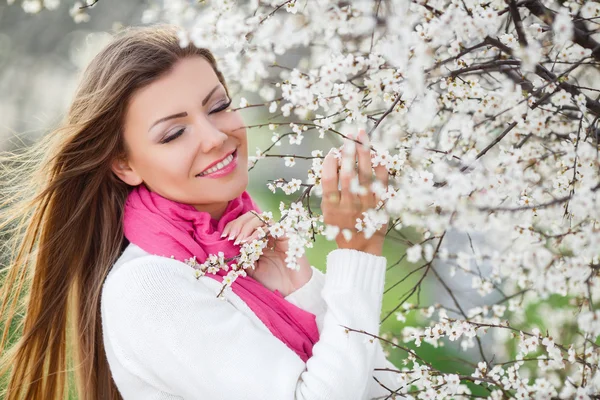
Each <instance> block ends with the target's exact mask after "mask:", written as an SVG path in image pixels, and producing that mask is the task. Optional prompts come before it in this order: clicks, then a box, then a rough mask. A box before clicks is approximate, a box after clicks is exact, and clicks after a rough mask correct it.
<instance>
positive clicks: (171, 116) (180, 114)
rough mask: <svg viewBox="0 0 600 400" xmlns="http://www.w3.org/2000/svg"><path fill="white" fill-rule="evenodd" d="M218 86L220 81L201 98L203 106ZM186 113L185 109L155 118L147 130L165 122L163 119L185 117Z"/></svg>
mask: <svg viewBox="0 0 600 400" xmlns="http://www.w3.org/2000/svg"><path fill="white" fill-rule="evenodd" d="M219 86H221V84H220V83H219V84H217V86H215V87H214V88H213V89H212V90H211V91H210V92H209V93H208V94H207V95H206V97H205V98H204V100H202V106H205V105H206V103H207V102H208V100H210V97H211V96H212V95H213V93H214V92H215V91H216V90H217V89H218V88H219ZM187 115H188V114H187V112H185V111H184V112H180V113H177V114H173V115H169V116H167V117H163V118H160V119H158V120H156V121H155V122H154V123H153V124H152V125H151V126H150V128H149V129H148V131H150V130H152V128H154V127H155V126H156V125H158V124H160V123H162V122H165V121H168V120H170V119H174V118H182V117H187Z"/></svg>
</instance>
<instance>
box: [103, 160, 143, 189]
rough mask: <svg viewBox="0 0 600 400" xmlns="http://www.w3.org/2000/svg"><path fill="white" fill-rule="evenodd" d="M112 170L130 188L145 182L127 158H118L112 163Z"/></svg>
mask: <svg viewBox="0 0 600 400" xmlns="http://www.w3.org/2000/svg"><path fill="white" fill-rule="evenodd" d="M111 170H112V171H113V172H114V173H115V175H117V176H118V177H119V179H121V180H122V181H123V182H125V183H126V184H128V185H130V186H137V185H139V184H141V183H142V182H144V181H143V180H142V178H141V177H140V176H139V175H138V174H137V172H135V170H134V169H133V168H132V167H131V165H130V164H129V161H128V160H127V159H126V158H125V157H116V158H115V159H114V160H113V161H112V163H111Z"/></svg>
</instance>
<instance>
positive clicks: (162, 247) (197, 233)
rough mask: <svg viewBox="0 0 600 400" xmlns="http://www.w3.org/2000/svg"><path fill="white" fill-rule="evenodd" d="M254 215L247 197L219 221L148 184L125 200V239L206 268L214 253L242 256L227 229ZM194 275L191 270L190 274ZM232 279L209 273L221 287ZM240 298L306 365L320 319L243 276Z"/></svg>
mask: <svg viewBox="0 0 600 400" xmlns="http://www.w3.org/2000/svg"><path fill="white" fill-rule="evenodd" d="M250 210H255V211H257V212H260V210H259V208H258V206H257V205H256V204H255V203H254V201H253V200H252V198H251V197H250V195H249V194H248V192H246V191H244V192H243V193H242V194H241V195H240V196H239V197H237V198H235V199H233V200H231V201H230V202H229V204H228V205H227V208H226V210H225V212H224V213H223V215H222V217H221V218H220V219H219V220H215V219H213V218H212V217H211V216H210V214H209V213H208V212H203V211H197V210H196V209H195V208H194V207H193V206H192V205H189V204H182V203H179V202H176V201H173V200H169V199H166V198H164V197H162V196H160V195H159V194H157V193H156V192H150V191H149V190H148V188H147V187H146V185H144V184H141V185H139V186H137V187H135V188H134V189H133V190H132V191H131V192H130V193H129V196H128V197H127V200H126V201H125V209H124V212H123V230H124V234H125V237H126V238H127V240H129V241H130V242H131V243H134V244H136V245H137V246H139V247H140V248H142V249H143V250H144V251H147V252H149V253H151V254H155V255H160V256H165V257H169V258H170V257H171V256H174V258H175V259H176V260H179V261H182V262H183V261H184V260H186V259H189V258H191V257H193V256H196V261H197V262H198V263H203V262H204V261H205V260H206V258H207V257H208V256H209V255H210V254H217V253H218V252H219V251H222V252H223V253H224V255H225V258H230V257H234V256H236V255H238V254H239V250H240V246H239V245H234V244H233V241H229V240H227V238H226V237H225V238H221V233H222V232H223V228H224V227H225V225H226V224H227V223H228V222H229V221H232V220H234V219H236V218H237V217H239V216H240V215H242V214H244V213H246V212H248V211H250ZM191 273H193V272H192V269H191V267H190V274H191ZM226 274H227V272H226V271H223V270H222V269H220V270H219V272H217V274H216V275H215V274H210V273H207V274H206V275H205V276H209V277H211V278H213V279H215V280H217V281H219V282H222V281H223V276H225V275H226ZM231 289H232V290H233V292H234V293H235V294H237V295H238V296H239V297H240V298H241V299H242V300H243V301H244V302H245V303H246V304H247V305H248V306H249V307H250V309H251V310H252V311H253V312H254V313H255V314H256V315H257V316H258V318H259V319H260V320H261V321H262V322H263V323H264V324H265V325H266V326H267V327H268V328H269V330H270V331H271V333H272V334H273V335H274V336H276V337H277V338H279V339H280V340H281V341H282V342H283V343H285V344H286V345H287V346H288V347H289V348H290V349H292V350H293V351H294V352H296V354H298V356H299V357H300V358H301V359H302V360H303V361H304V362H306V361H307V360H308V359H309V358H310V357H311V355H312V347H313V345H314V344H315V343H316V342H317V341H318V340H319V331H318V330H317V325H316V321H315V315H314V314H312V313H310V312H308V311H305V310H303V309H301V308H299V307H297V306H295V305H293V304H292V303H290V302H288V301H287V300H285V298H284V296H283V295H282V294H281V293H279V291H277V290H275V291H274V292H272V291H270V290H269V289H267V288H266V287H264V286H263V285H262V284H261V283H260V282H258V281H257V280H255V279H253V278H251V277H249V276H246V277H243V276H239V277H237V278H236V280H235V281H234V282H233V284H232V285H231Z"/></svg>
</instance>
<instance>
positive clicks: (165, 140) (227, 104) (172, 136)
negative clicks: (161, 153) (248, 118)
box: [160, 100, 232, 144]
mask: <svg viewBox="0 0 600 400" xmlns="http://www.w3.org/2000/svg"><path fill="white" fill-rule="evenodd" d="M231 102H232V100H229V102H227V103H225V104H223V105H222V106H221V107H219V108H217V109H215V110H214V111H212V112H210V113H209V115H210V114H214V113H218V112H221V111H223V110H226V109H227V108H229V106H230V105H231ZM183 131H185V128H182V129H180V130H178V131H177V132H175V133H174V134H173V135H171V136H169V137H168V138H166V139H164V140H162V141H161V142H160V143H162V144H164V143H169V142H170V141H171V140H173V139H176V138H178V137H179V136H181V135H182V134H183Z"/></svg>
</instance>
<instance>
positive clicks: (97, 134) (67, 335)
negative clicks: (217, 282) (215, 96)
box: [0, 25, 227, 400]
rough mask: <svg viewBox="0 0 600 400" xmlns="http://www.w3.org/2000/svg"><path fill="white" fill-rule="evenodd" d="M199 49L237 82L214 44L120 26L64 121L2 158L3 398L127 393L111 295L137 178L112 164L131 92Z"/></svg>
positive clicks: (159, 29) (85, 398)
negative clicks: (106, 309)
mask: <svg viewBox="0 0 600 400" xmlns="http://www.w3.org/2000/svg"><path fill="white" fill-rule="evenodd" d="M189 56H201V57H204V58H205V59H206V60H207V61H208V62H210V64H211V65H212V67H213V69H214V70H215V72H216V74H217V76H218V78H219V80H220V81H221V83H222V84H223V86H225V89H226V90H227V86H226V84H225V80H224V78H223V75H222V74H221V73H220V72H219V70H218V69H217V65H216V62H215V58H214V56H213V55H212V53H211V52H210V51H209V50H207V49H202V48H196V47H195V46H194V45H193V44H192V45H189V46H187V47H185V48H182V47H180V45H179V39H178V36H177V29H176V28H174V27H171V26H166V25H157V26H151V27H143V28H140V27H137V28H129V29H126V30H124V31H122V32H120V33H119V34H118V35H117V37H115V38H114V40H113V41H112V42H111V43H110V44H109V45H108V46H107V47H105V48H104V49H103V50H102V51H101V52H100V53H99V54H98V55H97V56H96V57H95V58H94V59H93V60H92V61H91V63H90V64H89V66H88V67H87V68H86V70H85V71H84V74H83V77H82V79H81V82H80V84H79V86H78V89H77V91H76V93H75V97H74V99H73V102H72V104H71V106H70V108H69V111H68V114H67V116H66V118H65V120H64V122H63V123H62V124H61V126H60V127H59V128H58V129H56V130H54V131H53V132H52V133H51V134H50V135H49V136H47V137H44V138H42V140H39V141H38V142H36V143H35V144H34V145H33V146H31V147H29V148H26V149H24V150H21V151H16V152H12V153H6V154H3V155H2V157H0V161H1V163H0V167H1V169H0V171H1V172H0V177H1V178H2V179H0V185H1V186H0V196H1V197H0V199H1V201H0V232H2V235H3V236H5V238H6V240H5V241H4V245H3V248H5V249H7V250H6V252H3V253H4V254H8V255H9V259H8V260H6V261H5V262H4V263H3V264H4V265H3V269H2V274H1V275H0V279H3V282H2V281H0V282H2V287H1V293H2V297H1V298H2V303H1V305H0V321H2V324H3V327H4V329H3V333H2V339H1V340H0V351H2V356H1V358H0V377H4V379H5V385H6V388H5V390H4V392H3V393H0V398H4V399H6V400H21V399H42V398H43V399H51V400H58V399H64V398H65V396H68V395H69V394H70V392H71V390H70V389H74V390H75V391H76V395H77V398H79V399H82V400H97V399H102V400H104V399H109V400H110V399H120V398H121V396H120V395H119V393H118V391H117V388H116V386H115V383H114V382H113V380H112V378H111V374H110V371H109V366H108V361H107V359H106V355H105V351H104V345H103V341H102V325H101V319H100V294H101V289H102V284H103V282H104V279H105V277H106V275H107V274H108V271H109V270H110V268H111V266H112V265H113V264H114V262H115V261H116V259H117V258H118V257H119V255H120V254H121V252H122V250H123V249H124V248H125V247H126V246H127V244H128V242H127V240H126V239H125V238H124V236H123V229H122V222H121V215H122V214H121V213H122V210H123V206H124V203H125V199H126V197H127V194H128V193H129V191H130V190H131V187H130V186H128V185H127V184H125V183H124V182H122V181H121V180H120V179H118V178H117V177H116V175H115V174H114V173H113V172H112V170H111V167H110V166H111V162H112V160H114V159H115V158H116V157H122V156H123V155H126V154H127V149H126V146H125V144H124V140H123V132H122V126H123V118H124V115H125V111H126V106H127V103H128V100H129V99H130V97H131V95H132V94H133V93H134V91H136V90H137V89H139V88H141V87H143V86H145V85H148V84H149V83H151V82H153V81H155V80H156V79H157V78H158V77H160V76H162V75H164V74H165V73H166V72H168V71H169V70H170V69H171V68H172V67H173V65H174V64H175V63H176V62H177V61H178V60H180V59H182V58H185V57H189ZM8 249H10V250H8ZM0 254H2V253H0ZM15 315H18V316H19V317H22V318H16V319H15V318H14V317H15ZM9 334H13V335H15V336H16V339H15V340H12V339H11V338H10V337H9ZM72 376H73V377H74V379H72V378H71V377H72Z"/></svg>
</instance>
